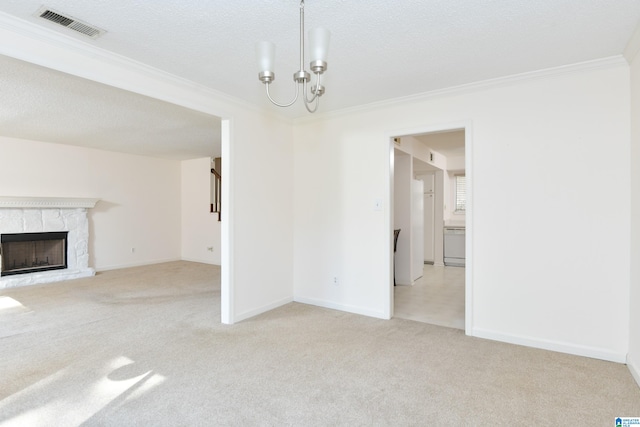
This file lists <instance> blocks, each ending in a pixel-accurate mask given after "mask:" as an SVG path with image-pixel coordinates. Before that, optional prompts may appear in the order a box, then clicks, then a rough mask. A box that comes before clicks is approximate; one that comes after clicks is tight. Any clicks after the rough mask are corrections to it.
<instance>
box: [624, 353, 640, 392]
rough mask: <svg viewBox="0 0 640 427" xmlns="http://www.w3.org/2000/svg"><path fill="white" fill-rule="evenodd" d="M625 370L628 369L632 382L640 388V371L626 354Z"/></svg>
mask: <svg viewBox="0 0 640 427" xmlns="http://www.w3.org/2000/svg"><path fill="white" fill-rule="evenodd" d="M627 368H629V372H631V376H632V377H633V379H634V380H636V383H637V384H638V387H640V369H639V367H638V366H636V365H635V364H634V363H633V362H632V361H631V357H630V356H629V355H628V354H627Z"/></svg>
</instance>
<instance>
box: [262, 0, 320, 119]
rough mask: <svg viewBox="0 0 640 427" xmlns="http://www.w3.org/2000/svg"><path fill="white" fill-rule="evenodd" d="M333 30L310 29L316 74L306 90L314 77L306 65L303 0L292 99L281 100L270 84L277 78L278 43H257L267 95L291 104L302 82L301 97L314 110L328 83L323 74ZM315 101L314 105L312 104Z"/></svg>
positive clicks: (314, 72)
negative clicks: (312, 81) (272, 95)
mask: <svg viewBox="0 0 640 427" xmlns="http://www.w3.org/2000/svg"><path fill="white" fill-rule="evenodd" d="M330 38H331V33H329V31H327V30H326V29H324V28H314V29H312V30H310V31H309V44H310V47H311V52H310V57H311V62H310V63H309V64H310V68H311V72H312V73H313V74H314V75H315V76H316V82H315V84H310V87H309V92H310V95H309V94H308V93H307V83H309V82H310V81H311V74H310V73H309V72H308V71H306V70H305V69H304V0H301V1H300V69H299V70H298V71H296V72H295V73H293V82H294V85H295V88H296V95H295V97H294V98H293V101H291V102H289V103H286V104H280V103H278V102H276V101H274V100H273V98H271V94H270V93H269V86H270V85H271V83H272V82H273V81H274V80H275V78H276V75H275V72H274V69H275V57H276V46H275V45H274V44H273V43H271V42H265V41H263V42H258V43H256V55H257V59H258V66H259V69H260V71H259V73H258V79H259V80H260V81H261V82H262V83H264V85H265V88H266V92H267V97H268V98H269V100H270V101H271V102H272V103H273V104H274V105H277V106H278V107H289V106H291V105H293V104H294V103H295V102H296V101H297V100H298V95H299V93H300V85H302V93H303V95H302V100H303V101H304V106H305V107H306V109H307V111H309V112H310V113H314V112H315V111H316V110H317V109H318V105H319V104H320V97H321V96H322V95H323V94H324V92H325V87H324V86H322V84H321V82H320V76H321V75H322V74H323V73H324V72H325V71H326V70H327V54H328V52H329V39H330ZM310 105H312V107H310Z"/></svg>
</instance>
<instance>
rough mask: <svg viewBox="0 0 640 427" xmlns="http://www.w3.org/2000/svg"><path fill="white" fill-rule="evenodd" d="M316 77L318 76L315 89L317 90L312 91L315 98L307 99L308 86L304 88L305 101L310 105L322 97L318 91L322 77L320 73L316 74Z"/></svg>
mask: <svg viewBox="0 0 640 427" xmlns="http://www.w3.org/2000/svg"><path fill="white" fill-rule="evenodd" d="M315 75H316V87H315V90H312V92H313V96H312V97H311V99H309V98H307V87H306V84H305V87H304V99H305V101H306V102H308V103H312V102H313V101H314V100H315V99H316V98H319V97H320V95H319V94H318V93H319V91H318V89H319V88H320V76H321V75H320V74H319V73H315ZM312 86H313V85H312Z"/></svg>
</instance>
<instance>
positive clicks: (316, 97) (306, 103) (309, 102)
mask: <svg viewBox="0 0 640 427" xmlns="http://www.w3.org/2000/svg"><path fill="white" fill-rule="evenodd" d="M303 90H304V97H303V98H302V100H303V101H304V102H303V103H304V108H306V109H307V111H308V112H310V113H315V112H316V110H317V109H318V105H320V97H319V96H317V95H315V96H314V97H313V98H311V100H307V82H305V83H304V85H303ZM314 99H315V107H314V108H313V110H312V109H311V108H309V104H311V103H312V102H313V100H314Z"/></svg>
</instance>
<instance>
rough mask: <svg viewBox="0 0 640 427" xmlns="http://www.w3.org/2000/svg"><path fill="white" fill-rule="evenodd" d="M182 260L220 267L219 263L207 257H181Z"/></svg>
mask: <svg viewBox="0 0 640 427" xmlns="http://www.w3.org/2000/svg"><path fill="white" fill-rule="evenodd" d="M181 260H182V261H189V262H197V263H200V264H209V265H217V266H218V267H220V264H216V263H215V262H214V261H211V260H207V259H196V258H188V257H187V258H184V257H183V258H181Z"/></svg>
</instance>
